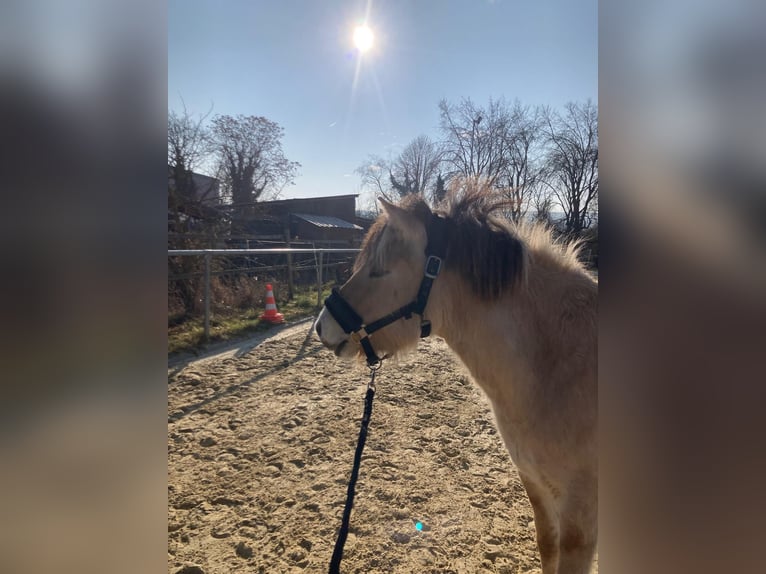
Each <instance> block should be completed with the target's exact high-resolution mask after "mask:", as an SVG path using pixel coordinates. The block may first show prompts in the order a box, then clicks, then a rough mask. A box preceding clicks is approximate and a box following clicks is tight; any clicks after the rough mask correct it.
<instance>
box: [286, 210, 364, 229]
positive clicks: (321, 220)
mask: <svg viewBox="0 0 766 574" xmlns="http://www.w3.org/2000/svg"><path fill="white" fill-rule="evenodd" d="M292 215H294V216H295V217H297V218H299V219H302V220H303V221H307V222H309V223H310V224H312V225H316V226H317V227H327V228H339V229H358V230H360V231H362V230H363V228H362V227H360V226H359V225H356V224H354V223H349V222H348V221H345V220H344V219H341V218H339V217H332V216H331V215H313V214H311V213H293V214H292Z"/></svg>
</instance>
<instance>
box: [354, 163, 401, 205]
mask: <svg viewBox="0 0 766 574" xmlns="http://www.w3.org/2000/svg"><path fill="white" fill-rule="evenodd" d="M390 169H391V168H390V162H388V161H387V160H385V159H383V158H382V157H380V156H379V155H370V156H368V157H367V159H366V160H365V161H364V162H362V164H361V165H359V167H357V168H356V169H355V170H354V172H355V173H356V174H357V175H359V177H360V178H361V180H362V189H363V190H365V191H369V192H370V193H372V194H373V195H374V196H376V197H377V196H383V197H384V198H385V199H386V200H388V201H392V200H393V198H392V196H391V187H390V184H389V183H388V178H389V174H390Z"/></svg>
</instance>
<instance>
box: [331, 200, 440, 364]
mask: <svg viewBox="0 0 766 574" xmlns="http://www.w3.org/2000/svg"><path fill="white" fill-rule="evenodd" d="M446 227H447V222H446V220H445V219H444V218H442V217H439V216H437V215H432V216H431V219H430V221H429V223H428V225H427V226H426V234H427V236H428V244H427V245H426V251H425V254H426V265H425V269H424V270H423V279H422V280H421V281H420V287H419V288H418V293H417V295H416V296H415V299H414V300H413V301H411V302H409V303H407V304H406V305H404V306H403V307H399V309H397V310H396V311H393V312H391V313H389V314H388V315H385V316H384V317H381V318H380V319H377V320H375V321H372V322H371V323H368V324H366V325H365V323H364V321H363V320H362V318H361V317H360V316H359V314H358V313H357V312H356V311H354V308H353V307H351V305H350V304H349V303H348V301H346V300H345V299H344V298H343V296H342V295H341V294H340V290H339V289H338V288H337V287H336V288H334V289H333V290H332V293H331V294H330V296H329V297H328V298H327V299H325V302H324V304H325V307H326V308H327V310H328V311H329V312H330V315H332V317H333V319H335V321H337V323H338V325H340V327H341V328H342V329H343V331H344V332H345V333H346V334H347V335H350V336H351V338H352V339H358V341H359V344H360V345H361V346H362V349H363V350H364V354H365V355H366V356H367V364H368V365H370V366H373V365H377V364H378V363H380V361H381V359H380V357H378V355H377V353H375V350H374V349H373V347H372V343H371V342H370V335H372V334H373V333H374V332H375V331H379V330H380V329H382V328H383V327H385V326H387V325H390V324H391V323H393V322H394V321H398V320H399V319H401V318H404V319H410V318H412V314H413V313H415V314H417V315H420V318H421V320H420V336H421V338H425V337H428V336H429V335H430V334H431V321H428V320H426V319H424V318H423V313H424V312H425V309H426V305H427V304H428V296H429V294H430V293H431V287H432V286H433V282H434V280H435V279H436V278H437V277H438V276H439V273H440V272H441V268H442V262H443V261H444V256H445V255H446V251H447V233H446Z"/></svg>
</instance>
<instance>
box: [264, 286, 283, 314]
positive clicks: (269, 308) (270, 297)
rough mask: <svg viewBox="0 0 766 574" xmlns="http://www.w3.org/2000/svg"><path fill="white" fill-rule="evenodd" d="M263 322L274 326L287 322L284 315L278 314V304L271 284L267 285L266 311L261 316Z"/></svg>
mask: <svg viewBox="0 0 766 574" xmlns="http://www.w3.org/2000/svg"><path fill="white" fill-rule="evenodd" d="M261 320H262V321H268V322H269V323H274V324H279V323H284V322H285V317H284V315H282V313H278V312H277V302H276V301H275V300H274V291H273V290H272V288H271V283H269V284H268V285H266V310H265V311H264V312H263V315H261Z"/></svg>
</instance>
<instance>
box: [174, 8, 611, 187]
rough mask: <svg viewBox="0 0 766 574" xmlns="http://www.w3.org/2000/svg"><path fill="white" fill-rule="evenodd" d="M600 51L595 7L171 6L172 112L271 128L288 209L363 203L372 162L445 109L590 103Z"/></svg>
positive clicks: (432, 125) (432, 129)
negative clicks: (361, 30) (284, 164)
mask: <svg viewBox="0 0 766 574" xmlns="http://www.w3.org/2000/svg"><path fill="white" fill-rule="evenodd" d="M368 9H369V16H368V17H367V24H368V26H369V27H370V28H371V29H372V31H373V33H374V34H375V43H374V46H373V48H372V49H371V50H370V51H369V52H367V53H365V54H363V55H361V56H360V55H359V54H358V53H357V52H356V50H355V47H354V45H353V40H352V39H353V30H354V28H355V26H357V25H359V24H361V23H363V22H364V21H365V15H366V13H367V11H368ZM597 49H598V41H597V1H596V0H587V1H581V0H516V1H511V0H493V1H489V0H472V1H471V0H443V1H438V0H379V1H377V2H368V1H367V0H362V1H334V0H321V1H320V0H313V1H311V0H272V1H265V0H249V1H244V0H218V1H212V0H211V1H202V0H171V1H170V2H169V4H168V108H169V109H173V110H180V109H182V101H181V97H182V98H183V101H184V102H185V103H186V107H187V109H188V110H189V111H190V112H193V113H198V112H206V111H207V110H208V109H209V108H210V107H211V105H212V106H213V113H214V114H216V113H220V114H231V115H236V114H244V115H260V116H265V117H267V118H269V119H270V120H273V121H275V122H277V123H279V124H280V125H281V126H282V127H283V128H284V129H285V137H284V140H283V147H284V151H285V155H286V156H287V157H288V158H289V159H291V160H293V161H298V162H300V163H301V164H302V167H301V168H300V175H299V176H298V177H297V178H296V180H295V185H293V186H288V187H286V188H285V190H284V191H283V192H282V195H281V197H283V198H290V197H313V196H319V195H340V194H346V193H358V192H359V178H358V176H357V175H356V174H355V173H354V169H355V168H356V167H357V166H358V165H360V164H361V163H362V162H363V161H364V160H365V159H366V157H367V156H368V155H369V154H378V155H382V156H384V157H387V156H389V155H395V154H396V153H397V151H398V150H400V149H401V148H402V147H403V146H404V145H406V144H407V143H408V142H409V141H410V140H412V139H413V138H415V137H416V136H418V135H420V134H427V135H429V136H431V137H432V138H434V139H438V138H439V131H438V124H439V115H438V107H437V106H438V102H439V100H440V99H442V98H446V99H447V100H449V101H454V102H457V101H458V100H460V99H461V98H462V97H470V98H472V99H473V100H474V101H475V102H477V103H481V104H486V103H487V101H488V100H489V98H490V97H493V98H499V97H505V98H507V99H508V100H514V99H516V98H517V99H519V100H520V101H521V102H522V103H525V104H532V105H535V104H545V105H551V106H554V107H559V106H562V105H563V104H565V103H566V102H567V101H572V100H575V101H580V100H585V99H588V98H590V99H592V100H593V101H597V98H598V52H597ZM360 58H361V60H360ZM357 68H358V77H357V81H356V85H354V78H355V76H356V72H357Z"/></svg>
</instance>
